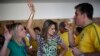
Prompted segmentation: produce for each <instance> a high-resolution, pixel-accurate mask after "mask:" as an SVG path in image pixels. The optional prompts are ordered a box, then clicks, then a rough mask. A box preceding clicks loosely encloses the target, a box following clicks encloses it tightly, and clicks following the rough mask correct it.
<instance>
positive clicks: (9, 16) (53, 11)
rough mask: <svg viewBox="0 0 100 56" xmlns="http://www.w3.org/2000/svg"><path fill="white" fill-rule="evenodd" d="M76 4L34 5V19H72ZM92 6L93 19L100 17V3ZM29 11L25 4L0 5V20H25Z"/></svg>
mask: <svg viewBox="0 0 100 56" xmlns="http://www.w3.org/2000/svg"><path fill="white" fill-rule="evenodd" d="M77 4H79V3H78V2H77V3H76V2H68V3H35V10H36V13H35V19H52V18H73V16H74V6H75V5H77ZM91 4H93V6H94V17H100V3H91ZM29 14H30V11H29V9H28V6H27V3H6V4H5V3H4V4H0V20H27V18H28V16H29Z"/></svg>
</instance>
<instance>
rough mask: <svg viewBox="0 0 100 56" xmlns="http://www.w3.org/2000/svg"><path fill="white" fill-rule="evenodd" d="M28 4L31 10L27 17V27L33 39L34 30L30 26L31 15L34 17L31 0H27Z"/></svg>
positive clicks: (31, 21)
mask: <svg viewBox="0 0 100 56" xmlns="http://www.w3.org/2000/svg"><path fill="white" fill-rule="evenodd" d="M28 6H29V9H30V11H31V14H30V16H29V19H28V23H27V29H28V31H29V33H30V35H31V37H32V38H33V39H34V40H35V37H36V34H35V32H34V30H33V28H32V24H33V17H34V13H35V10H34V6H33V4H32V1H31V0H28Z"/></svg>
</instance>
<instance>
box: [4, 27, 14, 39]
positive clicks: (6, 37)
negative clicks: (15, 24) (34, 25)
mask: <svg viewBox="0 0 100 56" xmlns="http://www.w3.org/2000/svg"><path fill="white" fill-rule="evenodd" d="M4 37H5V41H10V39H11V37H12V33H11V32H9V31H8V29H7V27H6V26H4Z"/></svg>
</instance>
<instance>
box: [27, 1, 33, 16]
mask: <svg viewBox="0 0 100 56" xmlns="http://www.w3.org/2000/svg"><path fill="white" fill-rule="evenodd" d="M27 1H28V7H29V9H30V11H31V13H33V14H34V13H35V8H34V5H33V3H32V0H27Z"/></svg>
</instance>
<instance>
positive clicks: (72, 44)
mask: <svg viewBox="0 0 100 56" xmlns="http://www.w3.org/2000/svg"><path fill="white" fill-rule="evenodd" d="M65 29H67V30H68V40H69V44H70V47H71V48H72V47H75V46H76V44H75V39H74V28H73V27H72V26H70V25H69V24H68V23H67V22H65Z"/></svg>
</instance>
